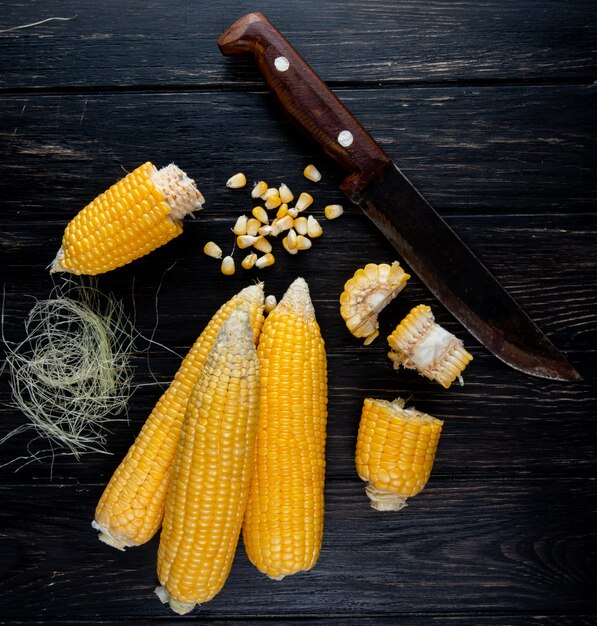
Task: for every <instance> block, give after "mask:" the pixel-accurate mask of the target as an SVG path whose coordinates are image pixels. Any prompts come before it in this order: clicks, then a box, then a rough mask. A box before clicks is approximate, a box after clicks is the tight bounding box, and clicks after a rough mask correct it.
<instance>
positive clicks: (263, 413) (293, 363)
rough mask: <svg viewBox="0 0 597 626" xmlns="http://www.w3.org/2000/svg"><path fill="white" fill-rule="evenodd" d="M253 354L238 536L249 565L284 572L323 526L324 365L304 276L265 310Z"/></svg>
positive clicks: (306, 557) (313, 556)
mask: <svg viewBox="0 0 597 626" xmlns="http://www.w3.org/2000/svg"><path fill="white" fill-rule="evenodd" d="M257 354H258V356H259V363H260V367H261V408H260V416H259V420H260V421H259V433H258V436H257V456H256V464H255V469H254V472H253V479H252V482H251V491H250V494H249V503H248V505H247V511H246V513H245V519H244V522H243V540H244V544H245V549H246V551H247V555H248V556H249V559H250V560H251V561H252V562H253V563H254V565H255V566H256V567H257V568H258V569H259V570H260V571H261V572H263V573H265V574H267V575H268V576H269V577H270V578H275V579H281V578H283V577H284V576H288V575H290V574H294V573H296V572H299V571H301V570H308V569H310V568H312V567H313V566H314V565H315V563H316V561H317V558H318V556H319V550H320V546H321V539H322V534H323V487H324V475H325V439H326V419H327V366H326V356H325V347H324V342H323V339H322V337H321V334H320V331H319V326H318V324H317V321H316V319H315V312H314V310H313V305H312V303H311V299H310V297H309V288H308V287H307V283H306V282H305V281H304V280H303V279H302V278H298V279H297V280H295V281H294V282H293V283H292V285H291V286H290V287H289V289H288V291H287V292H286V294H285V295H284V297H283V298H282V300H280V302H279V303H278V305H277V306H276V308H275V309H274V310H273V311H272V312H271V313H270V314H269V315H268V316H267V318H266V321H265V322H264V325H263V332H262V334H261V337H260V340H259V345H258V348H257Z"/></svg>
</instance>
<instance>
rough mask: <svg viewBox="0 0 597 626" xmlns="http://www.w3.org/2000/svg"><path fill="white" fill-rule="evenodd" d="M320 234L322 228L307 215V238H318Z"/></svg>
mask: <svg viewBox="0 0 597 626" xmlns="http://www.w3.org/2000/svg"><path fill="white" fill-rule="evenodd" d="M322 234H323V228H321V225H320V224H319V222H318V221H317V220H316V219H315V218H314V217H313V216H312V215H309V217H308V218H307V235H309V237H312V238H315V237H320V236H321V235H322Z"/></svg>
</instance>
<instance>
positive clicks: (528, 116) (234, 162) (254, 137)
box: [0, 86, 597, 220]
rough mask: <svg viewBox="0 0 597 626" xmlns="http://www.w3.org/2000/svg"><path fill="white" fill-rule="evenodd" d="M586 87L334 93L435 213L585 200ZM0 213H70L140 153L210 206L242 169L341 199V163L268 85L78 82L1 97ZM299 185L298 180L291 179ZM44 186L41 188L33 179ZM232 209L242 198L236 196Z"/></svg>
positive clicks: (586, 203)
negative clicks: (291, 116)
mask: <svg viewBox="0 0 597 626" xmlns="http://www.w3.org/2000/svg"><path fill="white" fill-rule="evenodd" d="M595 93H596V92H595V90H594V89H588V88H584V87H574V86H568V87H559V88H557V89H555V88H550V87H510V88H489V87H486V88H482V89H481V88H469V87H466V88H441V89H440V88H417V89H402V90H396V89H378V90H375V91H362V90H356V91H355V90H346V91H341V92H338V95H339V96H340V98H341V99H342V100H344V101H345V103H346V104H347V105H348V107H349V108H350V109H351V110H352V111H353V113H354V114H355V115H356V116H357V118H358V119H359V120H360V121H361V122H362V123H363V124H364V125H365V126H366V127H367V128H368V129H369V130H370V132H371V133H372V135H373V136H374V137H375V138H376V139H378V140H379V142H380V143H381V144H382V145H383V147H384V149H386V150H387V152H388V153H389V154H390V155H392V156H393V157H394V158H395V160H396V162H397V163H398V165H399V166H400V167H401V168H402V169H403V170H404V172H405V173H406V174H407V175H408V176H409V177H410V178H411V179H412V180H413V182H414V183H415V184H416V185H417V186H418V187H419V188H420V190H421V191H422V192H423V193H424V194H425V195H426V196H427V197H428V198H429V200H430V201H431V202H432V203H433V204H434V205H435V206H436V207H437V208H438V209H440V210H441V211H443V212H445V213H454V212H457V213H463V212H479V211H486V212H487V211H488V212H495V211H505V212H520V213H523V212H524V213H527V212H529V211H530V212H536V211H541V210H542V211H556V210H564V211H569V210H590V209H592V208H594V198H595V196H596V194H597V182H596V181H597V176H596V175H595V164H594V158H593V156H592V155H593V154H594V146H595V139H594V138H595V135H596V133H597V123H596V120H595V116H594V115H593V114H592V112H593V111H594V110H595V106H596V104H597V102H596V97H595ZM0 141H2V142H3V144H4V145H5V149H4V150H3V151H2V153H1V154H0V169H1V171H2V172H3V176H2V177H1V178H0V195H1V197H2V198H3V214H2V217H3V219H4V220H5V219H23V218H25V217H31V216H34V217H35V218H39V217H40V215H41V216H43V217H48V216H50V215H51V216H52V217H53V218H54V219H67V218H68V217H70V216H71V215H72V214H73V212H75V211H77V210H78V209H79V208H81V207H82V206H84V204H86V203H87V202H88V201H89V200H90V199H92V198H93V197H94V196H95V195H97V194H99V193H101V192H102V191H104V190H105V189H106V188H107V187H108V186H109V185H111V184H112V183H113V182H115V181H116V180H118V179H119V178H120V177H122V176H123V175H124V173H125V172H124V170H127V171H130V170H131V169H133V168H134V167H136V166H137V165H139V164H141V163H142V162H144V161H146V160H152V161H154V162H155V163H156V164H158V165H162V164H166V163H168V162H170V161H173V160H174V161H175V162H177V163H178V164H179V165H180V166H181V167H183V168H185V169H186V170H188V171H189V173H190V174H191V175H193V176H194V177H196V178H197V179H198V181H199V183H200V185H201V189H202V190H203V193H204V195H205V197H206V198H207V206H208V207H210V206H211V207H218V209H219V208H220V207H227V206H231V205H232V203H234V202H236V201H238V199H239V198H242V199H243V203H245V207H246V206H247V204H246V203H247V202H248V200H247V198H248V195H247V194H244V195H243V193H242V192H239V193H237V194H236V195H234V194H231V192H230V191H227V190H225V189H224V188H223V184H224V182H225V181H226V180H227V179H228V177H229V176H230V175H231V173H233V172H234V171H238V170H239V169H241V170H244V171H245V172H246V173H247V176H249V178H250V180H251V181H252V180H254V179H256V178H258V177H264V178H266V179H267V180H270V181H272V180H273V181H281V180H286V182H288V184H291V185H295V186H298V187H303V188H305V186H306V182H307V181H305V180H304V178H303V177H302V174H301V173H302V170H303V167H304V165H305V164H306V163H308V162H315V163H317V164H318V166H319V167H320V169H321V170H322V172H323V175H324V180H323V181H322V182H321V183H319V184H318V185H317V186H314V185H311V187H313V188H314V189H315V190H316V191H317V193H318V196H317V198H318V200H319V198H321V196H322V195H324V197H325V202H326V203H327V202H328V201H330V202H331V201H340V202H345V201H346V199H345V198H344V196H343V195H342V194H341V193H340V192H339V191H338V189H337V188H338V185H339V183H340V182H341V180H342V178H343V175H342V173H341V172H340V171H339V169H338V168H337V167H336V166H335V165H334V164H332V163H331V162H330V161H329V160H328V159H327V158H326V157H324V156H323V154H322V153H321V151H320V150H319V149H318V147H317V146H315V144H313V143H311V141H309V140H307V139H306V138H304V137H303V136H302V135H300V134H299V133H298V131H296V130H295V129H294V128H293V127H291V125H290V122H288V121H287V120H286V118H285V117H284V115H283V113H282V112H281V110H280V108H279V107H278V106H277V105H276V104H275V103H274V100H273V96H272V95H271V94H270V93H265V92H248V93H243V94H240V93H238V92H219V91H216V92H209V93H189V92H178V93H159V94H156V93H138V94H87V95H83V94H81V95H61V96H31V95H27V96H19V97H16V96H12V97H9V98H7V97H4V98H0ZM295 188H296V187H295ZM42 190H43V191H42ZM237 208H239V209H241V208H243V207H239V206H238V205H237Z"/></svg>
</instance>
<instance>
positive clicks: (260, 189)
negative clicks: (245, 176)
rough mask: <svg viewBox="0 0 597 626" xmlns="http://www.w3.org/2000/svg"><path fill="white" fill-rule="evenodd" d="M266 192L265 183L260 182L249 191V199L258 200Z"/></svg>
mask: <svg viewBox="0 0 597 626" xmlns="http://www.w3.org/2000/svg"><path fill="white" fill-rule="evenodd" d="M266 191H267V183H266V182H265V181H263V180H260V181H259V182H258V183H256V185H255V187H253V191H251V198H260V197H261V196H262V195H263V194H264V193H265V192H266Z"/></svg>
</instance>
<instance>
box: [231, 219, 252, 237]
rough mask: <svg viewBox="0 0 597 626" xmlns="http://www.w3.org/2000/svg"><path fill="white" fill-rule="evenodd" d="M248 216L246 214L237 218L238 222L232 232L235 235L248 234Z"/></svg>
mask: <svg viewBox="0 0 597 626" xmlns="http://www.w3.org/2000/svg"><path fill="white" fill-rule="evenodd" d="M247 220H248V218H247V216H246V215H241V216H240V217H239V218H238V219H237V220H236V223H235V224H234V228H233V229H232V232H233V233H234V234H235V235H246V234H247Z"/></svg>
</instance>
